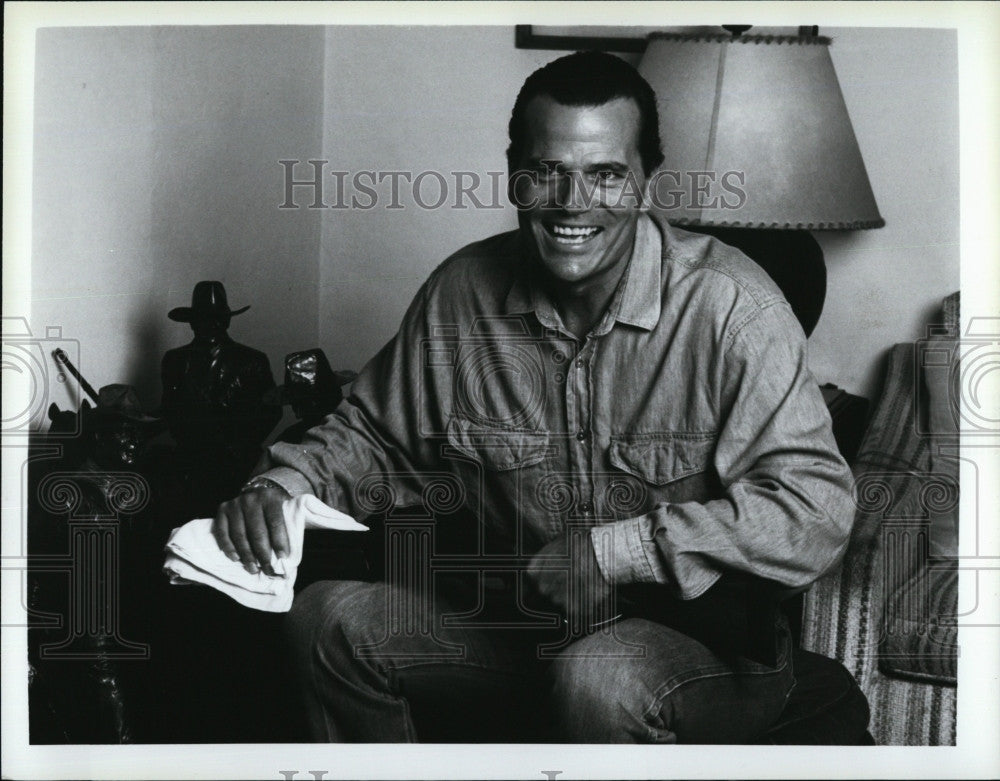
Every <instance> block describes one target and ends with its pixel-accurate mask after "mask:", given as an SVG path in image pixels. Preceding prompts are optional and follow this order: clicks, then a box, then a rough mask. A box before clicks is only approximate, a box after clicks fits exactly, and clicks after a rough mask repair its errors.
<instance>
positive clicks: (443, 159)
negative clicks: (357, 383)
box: [302, 26, 552, 369]
mask: <svg viewBox="0 0 1000 781" xmlns="http://www.w3.org/2000/svg"><path fill="white" fill-rule="evenodd" d="M513 35H514V34H513V30H512V29H511V28H510V27H506V26H504V27H438V28H420V27H331V28H328V29H327V36H326V105H325V117H326V123H325V125H324V133H323V152H324V157H325V158H326V159H329V160H330V168H331V169H335V168H336V169H339V170H347V171H351V172H356V171H362V170H375V171H393V170H398V171H409V172H412V173H413V176H414V178H416V176H417V175H419V174H420V173H421V172H424V171H437V172H440V173H441V174H443V175H444V176H445V177H446V180H447V181H449V182H451V181H453V179H452V176H451V174H452V172H455V171H471V172H478V173H479V175H480V177H481V178H482V180H483V185H482V187H481V188H480V189H478V190H476V191H474V192H476V193H477V194H478V195H477V197H479V201H480V202H481V203H484V204H486V205H488V206H492V205H493V204H494V203H496V204H497V205H498V206H500V207H501V208H497V209H494V208H487V209H479V208H471V204H472V201H471V199H468V202H469V204H470V208H468V209H462V210H459V209H456V208H454V200H453V199H449V202H448V204H446V205H445V206H442V207H441V208H437V209H425V208H421V207H420V206H419V203H420V202H423V203H424V204H426V205H432V204H433V203H434V202H435V201H436V200H437V198H438V192H439V189H438V186H437V185H436V184H435V181H436V180H433V179H430V178H427V179H425V189H424V190H423V191H422V194H420V195H419V196H418V198H416V199H415V198H414V197H413V196H412V192H411V187H410V185H408V184H406V183H405V181H403V180H402V179H400V180H399V182H400V196H399V199H398V201H399V204H400V205H401V206H403V208H402V209H399V210H395V209H387V208H385V206H386V205H387V204H388V203H390V202H391V181H390V180H386V181H384V182H383V184H382V185H381V186H380V187H378V188H376V189H377V191H378V193H379V196H380V204H379V205H378V206H377V207H376V208H374V209H371V210H369V211H362V210H356V209H348V210H343V211H339V210H330V211H327V212H325V213H324V215H323V231H322V241H321V254H320V264H319V265H320V269H319V273H320V299H319V334H320V342H321V344H322V346H323V348H324V349H325V350H326V352H327V355H328V356H329V357H330V360H331V362H332V363H333V365H334V368H355V369H357V368H360V367H361V366H362V365H363V363H364V362H365V361H366V360H367V359H368V358H370V357H371V355H372V354H373V353H374V352H375V351H376V350H377V349H378V348H379V347H381V346H382V344H384V343H385V341H386V340H387V339H389V338H390V337H391V336H392V334H393V333H394V332H395V330H396V327H397V326H398V324H399V321H400V319H401V317H402V315H403V313H404V311H405V310H406V307H407V305H408V304H409V302H410V299H411V298H412V297H413V295H414V293H416V291H417V289H418V288H419V287H420V284H421V283H422V282H423V281H424V279H426V278H427V275H428V274H429V273H430V271H431V270H432V269H434V267H435V266H437V265H438V264H439V263H440V262H441V261H442V260H444V259H445V258H446V257H447V256H448V255H450V254H451V253H452V252H454V251H455V250H457V249H459V248H461V247H463V246H464V245H466V244H468V243H469V242H471V241H476V240H477V239H482V238H485V237H487V236H490V235H492V234H494V233H499V232H501V231H506V230H510V229H512V228H514V227H516V225H517V220H516V215H515V213H514V211H513V210H512V209H510V208H508V207H507V204H506V196H505V190H503V189H501V193H500V197H499V198H493V197H492V194H491V192H490V185H489V183H488V182H489V180H488V172H490V171H495V172H504V174H505V173H506V169H507V165H506V158H505V157H504V151H505V150H506V148H507V118H508V117H509V115H510V108H511V106H512V105H513V103H514V98H515V97H516V96H517V91H518V89H520V86H521V84H522V82H523V81H524V78H525V77H526V76H527V75H528V74H529V73H531V72H532V71H533V70H535V69H536V68H538V67H540V66H541V65H542V64H544V63H545V62H547V61H548V60H550V59H552V52H547V51H527V50H520V49H515V48H514V44H513ZM303 178H304V175H303ZM502 187H505V181H504V182H503V183H502ZM449 188H450V189H451V190H454V188H453V187H452V186H451V184H449ZM345 194H346V191H345ZM359 199H360V196H359ZM463 200H464V199H463ZM306 201H307V198H305V197H303V199H302V202H303V203H306Z"/></svg>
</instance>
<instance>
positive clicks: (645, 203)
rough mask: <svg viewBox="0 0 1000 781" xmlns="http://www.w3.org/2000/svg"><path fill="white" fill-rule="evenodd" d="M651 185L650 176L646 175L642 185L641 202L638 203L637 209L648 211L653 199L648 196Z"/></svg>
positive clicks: (651, 179)
mask: <svg viewBox="0 0 1000 781" xmlns="http://www.w3.org/2000/svg"><path fill="white" fill-rule="evenodd" d="M652 187H653V178H652V176H647V177H646V181H645V182H644V183H643V185H642V202H641V203H640V204H639V211H641V212H648V211H649V210H650V208H651V207H652V205H653V199H652V197H651V196H650V194H649V193H650V190H651V189H652Z"/></svg>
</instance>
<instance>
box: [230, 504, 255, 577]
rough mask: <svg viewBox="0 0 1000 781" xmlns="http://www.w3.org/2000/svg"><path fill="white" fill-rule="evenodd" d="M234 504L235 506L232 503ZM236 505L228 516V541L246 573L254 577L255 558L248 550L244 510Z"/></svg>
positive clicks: (249, 549)
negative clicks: (231, 542) (230, 541)
mask: <svg viewBox="0 0 1000 781" xmlns="http://www.w3.org/2000/svg"><path fill="white" fill-rule="evenodd" d="M234 504H236V503H235V502H234ZM240 505H241V503H240V504H238V505H237V506H236V507H234V508H233V509H234V510H235V511H234V512H231V513H230V514H229V539H231V540H232V541H233V546H234V547H235V548H236V553H237V554H239V557H240V561H242V562H243V566H244V567H245V568H246V570H247V572H250V573H251V574H254V575H256V574H257V571H258V569H259V568H258V566H257V557H256V556H255V555H254V552H253V550H252V549H251V548H250V541H249V540H248V539H247V532H246V521H245V514H246V508H245V507H243V506H240Z"/></svg>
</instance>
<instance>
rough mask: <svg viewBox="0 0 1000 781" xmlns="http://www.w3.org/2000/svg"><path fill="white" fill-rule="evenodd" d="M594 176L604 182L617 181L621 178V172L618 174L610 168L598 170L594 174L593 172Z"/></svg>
mask: <svg viewBox="0 0 1000 781" xmlns="http://www.w3.org/2000/svg"><path fill="white" fill-rule="evenodd" d="M594 176H595V177H596V178H597V181H599V182H604V183H609V182H617V181H618V180H619V179H621V174H619V173H618V172H617V171H612V170H610V169H608V170H604V171H598V172H597V173H596V174H594Z"/></svg>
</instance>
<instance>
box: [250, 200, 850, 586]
mask: <svg viewBox="0 0 1000 781" xmlns="http://www.w3.org/2000/svg"><path fill="white" fill-rule="evenodd" d="M521 241H522V238H521V237H520V235H519V233H518V232H517V231H515V232H512V233H507V234H502V235H499V236H494V237H492V238H489V239H486V240H485V241H481V242H478V243H475V244H472V245H470V246H468V247H465V248H464V249H462V250H460V251H459V252H457V253H456V254H454V255H453V256H452V257H450V258H449V259H447V260H446V261H445V262H444V263H443V264H441V265H440V266H439V267H438V268H437V269H436V270H435V271H434V272H433V274H432V275H431V277H430V278H429V279H428V280H427V282H426V283H425V284H424V285H423V287H422V288H421V289H420V291H419V293H418V294H417V296H416V298H415V299H414V301H413V303H412V304H411V305H410V308H409V310H408V311H407V313H406V316H405V318H404V320H403V323H402V325H401V326H400V329H399V332H398V333H397V334H396V336H395V337H394V338H393V339H392V340H391V341H390V342H389V343H388V344H387V345H386V346H385V347H384V348H382V350H381V351H380V352H379V353H378V354H377V355H376V356H375V358H373V359H372V360H371V361H370V362H369V363H368V364H367V365H366V366H365V367H364V369H363V370H362V371H361V373H360V375H359V377H358V379H357V380H356V382H355V383H354V386H353V393H352V395H351V396H350V397H349V398H348V399H346V400H345V401H344V402H342V403H341V405H340V406H339V407H338V409H337V410H336V411H335V412H334V413H333V414H332V415H331V416H329V417H328V418H327V419H326V420H325V421H324V423H323V424H322V425H320V426H318V427H316V428H314V429H311V430H310V431H309V432H308V434H307V435H306V437H305V439H304V441H303V443H302V444H301V445H290V444H281V443H279V444H275V445H273V446H272V447H271V448H270V449H269V451H268V461H269V463H268V464H267V467H268V468H267V471H264V472H262V474H263V476H265V477H267V478H269V479H271V480H273V481H275V482H277V483H279V484H280V485H282V486H283V487H284V488H285V489H286V490H287V491H288V492H289V493H291V494H292V495H298V494H301V493H314V494H315V495H317V496H318V497H319V498H321V499H322V500H323V501H325V502H326V503H327V504H330V505H332V506H334V507H337V508H338V509H340V510H343V511H345V512H348V513H350V514H352V515H354V516H355V517H363V516H365V515H368V514H371V513H372V512H376V511H379V510H385V509H387V508H388V507H389V506H391V505H397V506H399V505H419V504H424V505H427V504H428V503H429V504H430V505H431V506H432V509H438V510H441V511H450V510H454V509H456V507H457V506H459V505H462V506H464V507H465V508H466V509H467V510H468V511H469V512H470V514H471V517H472V518H473V519H475V520H477V521H478V529H476V530H475V532H476V534H477V535H479V539H480V543H479V548H478V550H479V551H480V553H481V554H482V555H483V556H493V555H496V556H515V557H517V556H521V557H530V556H531V555H532V554H533V553H535V552H536V551H537V550H538V549H539V548H541V547H542V546H543V545H544V544H545V543H546V542H548V541H550V540H552V539H553V538H555V537H556V536H558V535H561V534H565V533H566V530H567V528H568V527H577V528H583V529H589V535H590V541H591V543H592V544H593V546H594V551H595V554H596V556H597V559H598V564H599V566H600V569H601V572H602V574H603V575H604V577H605V578H606V579H607V580H608V581H609V582H611V583H614V584H630V583H660V584H665V585H668V586H670V587H672V590H673V591H675V593H676V594H677V596H679V597H681V598H684V599H690V598H693V597H697V596H699V595H701V594H702V593H704V592H705V591H706V590H707V589H708V588H709V587H710V586H711V585H712V584H713V583H714V582H715V581H716V580H717V579H718V578H719V577H720V575H721V574H722V573H723V572H726V571H735V572H740V573H750V574H753V575H756V576H759V577H762V578H766V579H769V580H772V581H776V582H778V583H780V584H783V585H785V586H788V587H792V588H800V587H804V586H806V585H808V584H809V583H811V582H812V581H814V580H815V579H816V578H818V577H819V576H820V575H822V574H823V573H824V572H826V571H828V570H829V569H830V568H832V567H833V566H834V565H835V564H836V563H837V562H838V561H839V559H840V557H841V555H842V553H843V550H844V548H845V546H846V543H847V539H848V536H849V533H850V528H851V524H852V520H853V504H852V501H851V496H850V490H851V475H850V471H849V470H848V468H847V465H846V464H845V462H844V460H843V459H842V458H841V456H840V455H839V453H838V451H837V448H836V445H835V443H834V439H833V436H832V432H831V428H830V417H829V414H828V412H827V410H826V407H825V405H824V404H823V401H822V397H821V394H820V391H819V388H818V386H817V384H816V382H815V380H814V379H813V377H812V375H811V374H810V372H809V369H808V367H807V364H806V343H805V337H804V335H803V333H802V330H801V327H800V326H799V323H798V321H797V320H796V319H795V317H794V316H793V314H792V312H791V309H790V307H789V305H788V304H787V302H786V301H785V299H784V298H783V296H782V294H781V292H780V291H779V290H778V288H777V286H776V285H775V284H774V283H773V281H772V280H771V279H770V278H769V277H768V276H767V274H766V273H765V272H764V271H763V270H762V269H760V268H759V267H758V266H757V265H756V264H755V263H753V261H751V260H749V259H748V258H746V257H745V256H744V255H742V254H741V253H740V252H739V251H738V250H735V249H733V248H731V247H729V246H727V245H725V244H722V243H721V242H719V241H717V240H715V239H713V238H711V237H708V236H703V235H699V234H693V233H688V232H686V231H682V230H679V229H676V228H672V227H670V226H668V225H667V224H666V222H665V220H663V219H662V218H661V217H660V216H659V215H656V214H648V215H643V216H642V217H641V218H640V220H639V225H638V229H637V234H636V241H635V245H634V248H633V253H632V257H631V259H630V262H629V265H628V267H627V269H626V271H625V273H624V275H623V278H622V281H621V283H620V284H619V286H618V288H617V290H616V292H615V295H614V296H613V298H612V301H611V304H610V306H609V308H608V310H607V311H606V313H605V315H604V316H603V318H602V319H601V320H600V321H599V322H598V324H597V325H596V326H595V327H594V328H593V329H592V331H591V332H590V333H589V334H588V336H587V337H586V339H584V340H577V339H575V338H574V337H573V336H572V335H571V334H570V332H569V331H568V330H567V329H566V328H565V327H564V326H563V324H562V322H561V320H560V317H559V315H558V313H557V311H556V308H555V307H554V305H553V304H552V302H551V301H550V300H548V299H547V298H546V296H545V294H544V292H543V290H542V288H541V286H539V285H537V284H535V283H534V281H533V276H532V270H531V267H530V266H529V265H528V264H527V262H526V257H527V253H526V252H524V251H523V245H522V244H521ZM435 503H436V504H435ZM474 522H475V521H473V523H474Z"/></svg>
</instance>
